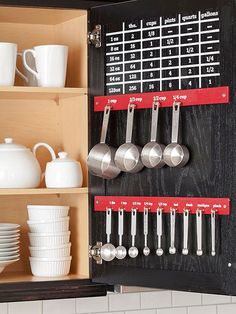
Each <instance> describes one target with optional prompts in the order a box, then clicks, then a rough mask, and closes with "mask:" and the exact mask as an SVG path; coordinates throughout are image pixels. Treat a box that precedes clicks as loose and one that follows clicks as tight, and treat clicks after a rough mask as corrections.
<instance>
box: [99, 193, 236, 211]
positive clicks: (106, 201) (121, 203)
mask: <svg viewBox="0 0 236 314" xmlns="http://www.w3.org/2000/svg"><path fill="white" fill-rule="evenodd" d="M106 208H112V210H114V211H118V209H119V208H123V209H124V210H125V211H127V212H130V211H131V209H132V208H136V209H137V211H139V212H143V210H144V208H149V210H150V212H156V211H157V209H158V208H160V209H162V210H163V212H164V213H169V212H170V211H171V209H176V212H177V213H183V211H184V210H186V209H188V210H189V211H190V214H194V213H196V210H199V209H200V210H203V213H204V214H211V211H212V210H215V211H216V212H217V214H218V215H229V213H230V200H229V199H228V198H201V197H152V196H150V197H146V196H140V197H139V196H95V199H94V211H99V212H101V211H105V210H106Z"/></svg>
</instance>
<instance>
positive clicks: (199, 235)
mask: <svg viewBox="0 0 236 314" xmlns="http://www.w3.org/2000/svg"><path fill="white" fill-rule="evenodd" d="M196 223H197V255H198V256H201V255H202V254H203V251H202V210H200V209H197V210H196Z"/></svg>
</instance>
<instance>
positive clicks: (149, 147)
mask: <svg viewBox="0 0 236 314" xmlns="http://www.w3.org/2000/svg"><path fill="white" fill-rule="evenodd" d="M159 107H160V103H159V102H154V103H153V105H152V122H151V140H150V142H149V143H147V144H146V145H145V146H144V147H143V149H142V152H141V159H142V163H143V164H144V166H145V167H147V168H162V167H163V166H164V165H165V162H164V160H163V158H162V157H163V151H164V149H165V146H164V145H163V144H158V143H157V141H156V140H157V124H158V112H159Z"/></svg>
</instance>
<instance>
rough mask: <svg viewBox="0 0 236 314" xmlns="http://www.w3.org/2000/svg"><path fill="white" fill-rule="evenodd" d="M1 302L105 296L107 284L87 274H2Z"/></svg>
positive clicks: (0, 281) (0, 285)
mask: <svg viewBox="0 0 236 314" xmlns="http://www.w3.org/2000/svg"><path fill="white" fill-rule="evenodd" d="M0 283H1V284H0V302H12V301H29V300H30V301H33V300H48V299H58V298H78V297H92V296H105V295H106V294H107V290H110V289H111V287H109V286H108V285H106V284H100V283H98V284H96V283H93V282H92V281H91V279H89V278H88V277H86V276H83V275H82V276H80V275H73V274H72V275H69V276H66V277H58V278H55V277H54V278H47V277H44V278H41V277H34V276H32V275H30V274H26V273H18V272H17V273H12V274H11V273H8V272H6V273H4V272H3V273H2V274H0Z"/></svg>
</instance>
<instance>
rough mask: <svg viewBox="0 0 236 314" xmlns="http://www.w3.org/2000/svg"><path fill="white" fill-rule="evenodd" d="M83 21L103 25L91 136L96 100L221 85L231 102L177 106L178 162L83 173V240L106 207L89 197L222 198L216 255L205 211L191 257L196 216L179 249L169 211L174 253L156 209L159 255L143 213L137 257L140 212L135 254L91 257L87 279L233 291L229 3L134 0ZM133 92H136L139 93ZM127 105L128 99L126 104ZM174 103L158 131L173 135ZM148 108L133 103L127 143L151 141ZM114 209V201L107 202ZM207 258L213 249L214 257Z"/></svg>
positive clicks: (116, 128) (93, 139) (119, 136)
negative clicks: (86, 215)
mask: <svg viewBox="0 0 236 314" xmlns="http://www.w3.org/2000/svg"><path fill="white" fill-rule="evenodd" d="M90 13H91V14H90V28H91V30H92V29H93V28H94V27H95V25H100V26H101V47H100V48H95V47H93V46H90V48H89V86H90V104H89V109H90V115H89V117H90V122H89V130H90V138H89V148H92V147H93V146H94V145H95V144H96V143H98V142H99V136H100V128H101V124H102V116H103V113H102V112H95V111H94V97H95V96H106V95H114V96H116V95H120V94H133V93H138V94H139V93H146V92H157V91H171V90H179V89H180V90H195V89H199V88H206V89H211V88H214V87H220V86H228V87H229V91H230V101H229V103H228V104H218V105H206V106H188V107H184V108H182V110H181V131H182V141H183V143H184V144H185V145H186V146H187V147H188V148H189V151H190V159H189V162H188V163H187V165H186V166H185V167H183V168H170V167H167V166H165V167H163V168H161V169H148V168H144V169H143V170H142V171H141V172H139V173H135V174H131V173H124V172H123V173H121V174H120V175H119V176H118V177H116V178H115V179H112V180H104V179H101V178H99V177H96V176H92V175H90V176H89V191H90V192H89V198H90V218H91V221H90V226H91V228H90V244H91V245H95V244H96V243H97V242H102V243H103V244H104V243H106V242H107V238H106V217H105V216H106V214H105V212H104V211H103V212H98V211H95V210H94V209H95V206H94V198H95V196H112V195H113V196H124V197H125V196H137V199H138V197H139V196H160V197H161V196H168V197H210V198H213V197H214V198H229V199H230V207H231V210H230V215H229V216H219V215H218V217H217V219H216V233H215V237H216V254H215V256H212V254H211V219H210V215H204V214H203V218H202V246H203V255H202V256H198V255H197V254H196V250H197V245H198V244H197V239H196V233H197V228H198V225H197V224H198V223H197V222H196V217H195V215H190V217H189V244H188V245H189V247H188V248H189V254H188V255H184V254H182V243H183V217H182V215H178V214H177V217H176V228H175V241H176V243H175V244H176V254H169V246H170V216H169V215H167V214H164V215H163V222H162V223H163V237H162V246H163V250H164V254H163V255H162V256H157V255H156V249H157V247H158V243H157V219H156V215H155V214H150V215H149V233H148V243H149V248H150V250H151V252H150V254H149V255H148V256H144V255H143V251H142V250H143V247H144V236H143V215H142V214H141V213H138V214H137V233H136V242H135V244H136V246H137V248H138V249H139V255H138V256H137V257H136V258H130V257H129V256H128V255H127V256H126V257H125V258H124V259H120V260H119V259H116V258H115V259H113V260H112V261H110V262H106V261H103V262H102V264H97V263H96V261H94V260H93V259H92V261H91V263H92V266H91V267H92V280H93V281H94V282H99V283H104V282H105V283H108V284H112V285H113V284H124V285H138V286H148V287H156V288H166V289H177V290H187V291H197V292H208V293H221V294H234V295H235V294H236V284H235V283H236V280H235V278H236V249H235V248H236V240H235V239H236V228H235V227H236V215H235V205H236V180H235V169H236V161H235V157H234V151H235V150H236V141H235V135H236V123H235V121H236V110H235V93H234V89H235V85H234V84H235V79H234V77H235V73H236V72H235V64H236V62H235V60H234V55H233V51H234V49H235V1H230V0H222V1H221V0H214V1H213V0H204V1H202V0H198V1H195V0H193V1H187V0H178V1H170V0H166V1H162V0H145V1H144V0H143V1H142V0H140V1H130V2H127V3H122V4H114V5H108V6H102V7H96V8H92V9H91V12H90ZM139 95H140V94H139ZM127 106H128V103H127ZM126 115H127V111H126V110H117V111H115V110H114V111H112V110H111V114H110V122H109V123H110V124H109V128H108V134H107V142H108V144H110V145H111V146H113V147H119V146H120V145H121V144H122V143H124V142H125V128H126ZM171 118H172V109H171V108H163V109H160V112H159V119H160V129H159V132H158V134H159V137H160V140H161V142H162V143H163V144H165V145H167V144H168V143H169V142H170V136H171V134H170V133H171ZM150 121H151V110H150V109H143V110H136V112H135V117H134V128H133V141H134V142H135V144H137V145H140V146H141V147H143V146H144V145H145V144H146V143H147V142H148V141H149V140H150ZM111 207H112V206H111ZM112 218H113V219H112V232H111V243H112V244H114V246H118V242H119V241H118V228H117V226H118V214H117V212H114V213H113V217H112ZM130 228H131V214H130V213H127V212H125V214H124V232H123V245H124V246H125V247H126V248H127V249H128V248H129V247H131V230H130ZM213 255H214V254H213Z"/></svg>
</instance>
